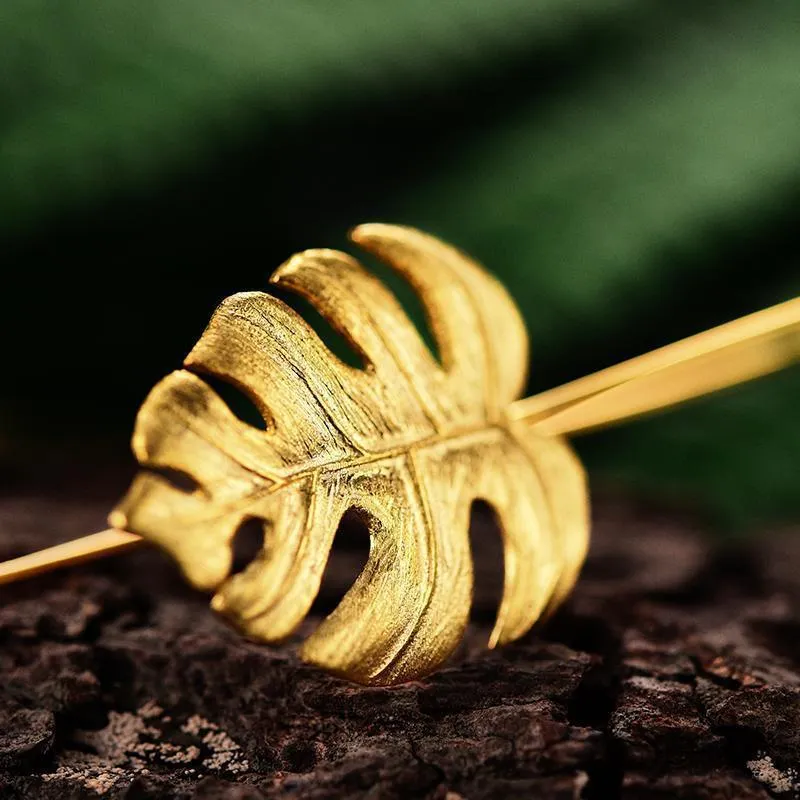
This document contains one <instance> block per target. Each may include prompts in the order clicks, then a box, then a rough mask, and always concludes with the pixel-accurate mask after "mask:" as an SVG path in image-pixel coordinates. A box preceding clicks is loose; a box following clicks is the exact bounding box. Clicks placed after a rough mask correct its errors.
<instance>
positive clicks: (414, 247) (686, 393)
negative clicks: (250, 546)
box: [0, 224, 800, 684]
mask: <svg viewBox="0 0 800 800" xmlns="http://www.w3.org/2000/svg"><path fill="white" fill-rule="evenodd" d="M352 238H353V240H354V241H355V242H356V243H357V244H359V245H360V246H361V247H363V248H364V249H365V250H367V251H369V252H371V253H372V254H373V255H375V256H377V257H378V258H380V259H381V260H383V261H385V262H386V263H387V264H388V265H389V266H390V267H392V268H393V269H395V270H396V271H397V272H398V273H400V275H401V276H402V277H404V278H405V279H406V280H408V281H409V283H410V284H411V285H412V287H413V288H414V289H415V290H416V291H417V293H418V294H419V296H420V299H421V301H422V304H423V307H424V308H425V311H426V315H427V318H428V322H429V324H430V327H431V330H432V332H433V335H434V338H435V340H436V343H437V347H438V350H439V352H440V354H441V362H439V361H437V360H436V359H434V358H433V356H432V355H431V353H430V352H429V351H428V350H427V348H426V347H425V345H424V343H423V342H422V340H421V338H420V336H419V334H418V332H417V331H416V329H415V327H414V326H413V325H412V324H411V322H410V321H409V320H408V318H407V317H406V315H405V312H404V311H403V309H402V308H401V307H400V306H399V304H398V303H397V301H396V299H395V298H394V296H393V295H392V294H391V293H390V292H389V291H388V290H387V289H386V288H385V287H384V286H383V284H382V283H381V282H380V281H378V280H377V279H376V278H375V277H374V276H372V275H371V274H370V273H369V272H367V271H366V270H365V269H364V268H363V267H362V266H361V265H360V264H359V263H358V262H357V261H355V260H354V259H352V258H351V257H350V256H348V255H346V254H344V253H340V252H337V251H334V250H308V251H305V252H303V253H300V254H298V255H296V256H294V257H293V258H291V259H290V260H289V261H287V262H286V263H285V264H284V265H282V266H281V267H280V268H279V269H278V270H277V271H276V273H275V274H274V275H273V277H272V279H271V282H272V283H274V284H278V285H280V286H281V287H283V288H284V289H286V290H288V291H291V292H295V293H297V294H299V295H301V296H302V297H304V298H305V299H306V300H308V301H310V302H311V303H312V304H313V305H314V306H315V307H316V308H317V310H318V311H319V312H320V313H321V314H323V316H325V317H326V318H327V319H328V321H329V322H330V323H331V324H332V325H333V326H334V327H336V328H337V329H338V330H339V331H340V333H342V334H343V335H344V336H345V337H346V338H347V339H348V341H349V342H350V344H351V345H352V346H353V348H354V349H355V350H356V351H357V352H358V353H359V354H360V355H361V356H362V360H363V362H364V368H363V369H356V368H353V367H350V366H348V365H345V364H344V363H342V362H341V361H339V359H337V358H336V357H335V356H334V355H333V354H332V353H330V351H329V350H328V349H327V348H326V347H325V345H324V343H323V342H322V341H321V340H320V339H319V337H318V336H317V334H316V333H315V332H314V331H313V330H312V329H311V328H310V327H309V326H308V324H307V323H306V322H305V321H304V320H303V319H302V317H300V316H299V315H298V314H297V313H296V312H294V311H293V310H292V309H291V308H289V307H288V306H287V305H286V304H284V303H283V302H281V301H280V300H278V299H277V298H275V297H273V296H271V295H269V294H266V293H262V292H248V293H243V294H239V295H234V296H233V297H230V298H228V299H227V300H226V301H224V302H223V304H222V305H221V306H220V307H219V309H218V310H217V311H216V313H215V314H214V316H213V318H212V320H211V322H210V324H209V326H208V328H207V329H206V331H205V333H204V334H203V336H202V337H201V339H200V341H199V342H198V343H197V345H196V346H195V347H194V349H193V350H192V352H191V353H190V354H189V356H187V358H186V360H185V362H184V368H183V369H181V370H178V371H176V372H174V373H172V374H171V375H169V376H167V377H166V378H165V379H164V380H163V381H161V382H160V383H159V384H158V385H157V386H156V387H155V388H154V389H153V391H152V392H151V393H150V395H149V396H148V398H147V400H146V401H145V403H144V404H143V406H142V408H141V410H140V412H139V415H138V417H137V421H136V427H135V431H134V436H133V449H134V453H135V455H136V457H137V459H138V460H139V462H140V464H141V465H142V467H143V468H144V471H143V472H142V473H140V475H139V476H138V477H137V478H136V479H135V481H134V483H133V484H132V486H131V488H130V490H129V492H128V494H127V495H126V497H125V498H124V499H123V500H122V502H121V503H120V504H119V506H118V507H117V508H116V509H115V510H114V511H113V512H112V514H111V515H110V516H109V522H110V524H111V526H112V529H111V530H108V531H103V532H101V533H98V534H94V535H93V536H88V537H85V538H83V539H79V540H77V541H74V542H69V543H66V544H63V545H58V546H56V547H53V548H49V549H47V550H43V551H41V552H39V553H34V554H32V555H28V556H23V557H22V558H18V559H15V560H13V561H9V562H6V563H5V564H0V583H9V582H11V581H14V580H18V579H20V578H22V577H25V576H29V575H34V574H37V573H40V572H44V571H47V570H49V569H52V568H54V567H56V566H59V565H64V564H74V563H78V562H80V561H85V560H88V559H90V558H96V557H99V556H102V555H107V554H109V553H112V552H119V551H120V550H123V549H128V548H130V547H132V546H135V545H136V544H137V543H138V542H139V541H141V540H140V538H139V536H140V535H141V536H142V537H143V539H145V540H148V541H150V542H152V543H155V544H158V545H159V546H160V547H161V548H162V549H164V550H166V551H167V552H168V553H170V555H172V556H173V557H174V558H175V559H176V560H177V562H178V564H179V565H180V567H181V569H182V570H183V572H184V575H185V576H186V578H187V580H188V581H189V582H190V583H191V584H192V585H193V586H195V587H196V588H199V589H202V590H206V591H213V592H214V593H215V594H214V597H213V600H212V607H213V608H214V609H215V610H216V611H218V612H220V613H222V614H224V615H225V616H226V617H227V618H228V619H229V620H230V621H231V622H232V623H233V624H234V625H235V626H236V627H237V628H239V630H241V631H242V632H243V633H244V634H246V635H247V636H249V637H250V638H252V639H256V640H259V641H264V642H277V641H280V640H281V639H283V638H285V637H286V636H288V635H289V634H290V633H292V632H293V631H294V630H295V629H296V628H297V627H298V625H299V624H300V623H301V622H302V620H303V618H304V617H305V615H306V614H307V613H308V610H309V609H310V607H311V603H312V602H313V600H314V597H315V596H316V594H317V592H318V590H319V586H320V581H321V578H322V572H323V569H324V567H325V564H326V561H327V557H328V552H329V550H330V547H331V544H332V542H333V536H334V534H335V532H336V529H337V527H338V524H339V520H340V519H341V517H342V515H343V514H344V513H345V512H347V511H348V510H351V509H354V510H356V511H358V512H360V513H361V514H362V515H363V516H364V517H365V518H366V519H367V520H368V523H369V530H370V541H371V545H370V556H369V560H368V562H367V565H366V567H365V568H364V571H363V572H362V573H361V575H360V576H359V577H358V579H357V580H356V582H355V584H354V585H353V587H352V588H351V589H350V591H348V592H347V594H346V595H345V597H344V598H343V600H342V601H341V603H340V604H339V606H338V607H337V608H336V609H335V610H334V611H333V612H332V613H331V614H330V615H329V616H328V617H327V618H326V619H325V620H324V621H323V622H322V623H321V624H320V626H319V627H318V628H317V629H316V630H315V631H314V632H313V633H312V634H311V636H310V637H309V638H308V639H307V640H306V641H305V643H304V644H303V647H302V649H301V655H302V656H303V657H304V658H305V659H306V660H307V661H309V662H311V663H314V664H317V665H318V666H321V667H323V668H325V669H328V670H329V671H331V672H334V673H337V674H340V675H343V676H345V677H348V678H350V679H352V680H356V681H359V682H361V683H368V684H391V683H397V682H400V681H403V680H409V679H412V678H416V677H419V676H421V675H424V674H426V673H428V672H430V671H432V670H433V669H435V668H436V667H437V666H439V665H440V664H441V663H442V662H443V661H444V660H445V659H446V658H447V657H448V656H449V655H450V653H452V651H453V650H454V648H455V647H456V645H457V644H458V641H459V640H460V638H461V636H462V634H463V631H464V628H465V626H466V623H467V617H468V611H469V605H470V599H471V595H472V562H471V555H470V549H469V540H468V535H467V530H468V525H469V510H470V507H471V504H472V503H473V502H474V501H475V500H478V499H480V500H483V501H485V502H488V503H489V504H490V505H491V506H493V507H494V510H495V511H496V513H497V516H498V518H499V520H500V524H501V527H502V529H503V547H504V553H505V563H506V570H505V575H506V577H505V585H504V590H503V598H502V602H501V604H500V609H499V611H498V616H497V621H496V624H495V628H494V631H493V632H492V635H491V638H490V646H494V645H496V644H502V643H505V642H509V641H513V640H514V639H517V638H519V637H520V636H522V635H523V634H524V633H525V632H527V631H528V630H529V629H530V628H531V626H532V625H533V624H534V623H535V622H536V620H537V619H538V618H540V617H541V616H542V615H546V614H547V613H549V612H550V611H551V610H552V609H553V608H554V607H555V606H556V605H558V603H560V602H561V601H562V600H563V599H564V598H565V597H566V596H567V594H568V593H569V591H570V590H571V588H572V586H573V584H574V582H575V580H576V579H577V576H578V573H579V571H580V567H581V564H582V563H583V560H584V558H585V555H586V550H587V546H588V536H589V517H588V495H587V490H586V484H585V479H584V475H583V470H582V467H581V465H580V463H579V462H578V460H577V459H576V458H575V456H574V455H573V454H572V452H571V450H570V449H569V447H568V445H567V443H566V441H565V439H564V436H565V435H566V434H573V433H580V432H582V431H586V430H590V429H593V428H597V427H599V426H603V425H610V424H614V423H617V422H620V421H623V420H625V419H630V418H632V417H635V416H639V415H641V414H644V413H648V412H651V411H654V410H657V409H660V408H665V407H667V406H671V405H674V404H676V403H680V402H683V401H685V400H689V399H691V398H693V397H698V396H700V395H703V394H707V393H708V392H711V391H716V390H718V389H722V388H725V387H728V386H732V385H734V384H737V383H741V382H743V381H745V380H750V379H752V378H756V377H758V376H760V375H765V374H767V373H769V372H773V371H775V370H778V369H780V368H782V367H785V366H788V365H789V364H792V363H794V362H796V361H797V360H798V356H800V299H795V300H791V301H789V302H787V303H783V304H781V305H778V306H775V307H773V308H770V309H767V310H765V311H761V312H758V313H756V314H752V315H750V316H748V317H744V318H743V319H740V320H737V321H735V322H731V323H728V324H727V325H722V326H720V327H718V328H715V329H713V330H711V331H708V332H706V333H702V334H699V335H697V336H693V337H690V338H689V339H685V340H683V341H681V342H678V343H677V344H673V345H670V346H668V347H664V348H661V349H660V350H656V351H654V352H653V353H649V354H647V355H644V356H640V357H639V358H635V359H632V360H630V361H627V362H624V363H623V364H620V365H618V366H615V367H611V368H610V369H606V370H602V371H601V372H598V373H596V374H594V375H591V376H588V377H586V378H581V379H580V380H577V381H573V382H572V383H568V384H566V385H564V386H561V387H558V388H556V389H552V390H550V391H548V392H544V393H542V394H539V395H535V396H533V397H530V398H527V399H524V400H518V399H517V398H518V396H519V393H520V392H521V390H522V388H523V386H524V383H525V373H526V368H527V363H528V350H527V344H528V343H527V335H526V333H525V328H524V325H523V322H522V318H521V315H520V314H519V311H518V309H517V308H516V306H515V305H514V303H513V301H512V299H511V298H510V297H509V295H508V294H507V293H506V291H505V289H504V288H503V287H502V286H501V285H500V284H499V283H498V282H497V281H496V280H495V279H494V278H492V276H490V275H489V274H488V273H486V272H485V271H484V270H483V268H482V267H480V266H479V265H478V264H476V263H475V262H473V261H471V260H470V259H469V258H467V257H466V256H465V255H464V254H463V253H461V252H459V251H458V250H456V249H455V248H452V247H450V246H449V245H446V244H445V243H443V242H440V241H439V240H437V239H435V238H433V237H431V236H427V235H426V234H423V233H421V232H419V231H415V230H413V229H410V228H402V227H398V226H391V225H382V224H371V225H362V226H360V227H358V228H356V229H355V230H354V231H353V232H352ZM208 374H211V375H214V376H215V377H216V378H217V379H221V380H223V381H227V382H228V383H231V384H232V385H234V386H235V387H237V388H238V389H240V390H241V391H243V392H245V393H246V394H247V395H248V396H249V397H250V399H251V400H252V401H253V402H254V403H255V404H256V406H257V407H258V408H259V410H260V411H261V413H262V414H263V416H264V419H265V421H266V423H267V426H266V430H258V429H256V428H254V427H252V426H249V425H247V424H245V423H244V422H242V421H240V420H239V419H238V418H236V417H235V416H234V415H233V413H232V412H231V411H230V409H229V408H228V407H227V405H226V404H225V403H224V401H223V400H222V399H221V398H220V397H219V395H217V394H216V393H215V392H214V390H213V389H212V388H211V387H210V386H209V384H208V383H207V382H206V381H205V380H203V376H204V375H208ZM174 472H178V473H182V474H184V475H185V476H186V477H187V478H188V479H190V481H189V482H190V483H191V484H193V485H194V487H195V488H194V489H193V490H191V489H190V490H187V489H186V488H185V487H179V486H177V485H174V484H173V483H172V482H171V481H170V480H169V478H168V477H165V476H168V475H169V474H170V473H174ZM253 518H256V519H259V520H261V521H263V524H264V545H263V548H262V550H261V551H260V553H259V555H258V556H256V558H255V559H253V561H252V562H251V564H250V565H249V566H248V567H247V568H246V569H245V570H244V571H243V572H241V573H238V574H235V575H231V560H232V555H231V544H232V540H233V538H234V536H235V535H236V532H237V531H238V530H239V528H240V527H241V525H242V524H244V523H245V522H246V521H248V520H250V519H253ZM114 529H116V530H114ZM128 531H130V532H128Z"/></svg>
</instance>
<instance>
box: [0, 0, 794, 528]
mask: <svg viewBox="0 0 800 800" xmlns="http://www.w3.org/2000/svg"><path fill="white" fill-rule="evenodd" d="M798 199H800V4H798V2H797V1H796V0H785V1H781V0H751V1H750V2H742V3H731V2H715V0H706V2H701V3H698V2H696V0H692V2H689V1H688V0H662V1H661V2H657V1H656V0H538V2H535V3H532V2H530V0H437V2H431V0H403V1H402V2H398V1H397V0H347V1H346V2H345V0H326V1H325V2H319V0H317V1H316V2H314V1H313V0H291V2H276V1H274V0H273V1H272V2H270V1H269V0H227V2H224V3H223V2H217V3H214V2H209V0H140V1H139V2H136V3H130V2H128V1H127V0H72V2H70V3H52V2H44V0H4V2H3V4H2V8H0V238H2V250H0V252H2V259H3V261H2V273H1V274H2V280H3V284H2V286H3V288H2V303H3V308H2V315H0V316H1V319H2V321H1V322H0V333H1V334H2V347H3V350H2V358H3V370H2V378H0V380H2V384H0V415H1V416H0V474H1V475H2V476H3V480H4V481H5V484H6V486H7V487H12V486H13V485H15V482H18V481H19V480H20V479H22V478H23V477H24V476H30V475H31V474H35V473H36V471H37V470H41V469H63V470H77V469H79V468H80V465H81V464H83V463H85V462H86V461H88V460H97V461H99V462H102V461H103V459H107V458H113V455H111V454H114V453H116V454H117V458H122V457H124V456H123V455H121V454H124V453H126V452H127V449H126V448H127V445H126V441H127V437H128V435H129V433H130V428H131V425H132V421H133V417H134V414H135V411H136V408H137V406H138V404H139V403H140V402H141V400H142V399H143V398H144V396H145V394H146V392H147V390H148V389H149V387H150V386H151V385H152V384H153V383H154V382H155V381H156V380H157V379H158V378H159V377H161V376H162V375H163V374H164V373H166V372H167V371H169V370H171V369H172V368H174V367H175V366H177V365H178V364H179V362H180V359H181V358H182V356H183V355H184V354H185V352H186V351H187V350H188V349H189V347H190V346H191V344H192V343H193V342H194V340H195V339H196V338H197V336H198V335H199V333H200V332H201V331H202V328H203V326H204V324H205V322H206V320H207V318H208V316H209V314H210V313H211V311H212V310H213V308H214V306H215V305H216V304H217V302H218V301H219V300H220V299H221V298H222V297H223V296H225V295H226V294H229V293H232V292H234V291H238V290H242V289H252V288H259V287H263V286H264V284H265V281H266V277H267V275H268V274H269V272H270V271H271V270H272V269H273V268H274V267H275V266H277V265H278V264H279V263H280V262H281V261H282V260H283V259H284V258H285V257H286V256H287V255H288V254H290V253H292V252H294V251H296V250H299V249H302V248H305V247H312V246H338V247H346V246H347V245H346V239H345V232H346V229H347V228H348V227H349V226H351V225H353V224H355V223H357V222H361V221H368V220H386V221H394V222H402V223H408V224H413V225H416V226H418V227H421V228H423V229H425V230H428V231H430V232H433V233H436V234H438V235H440V236H442V237H443V238H445V239H448V240H450V241H452V242H454V243H456V244H458V245H459V246H461V247H462V248H464V249H465V250H467V251H468V252H470V253H472V254H473V255H475V256H476V257H477V258H478V259H479V260H481V261H483V262H484V263H485V264H486V265H487V266H488V267H489V268H490V269H492V270H493V271H495V272H496V273H497V274H498V275H499V276H500V277H501V278H502V280H503V281H504V282H505V283H506V284H507V286H508V287H509V288H510V289H511V291H512V293H513V294H514V296H515V297H516V298H517V299H518V301H519V303H520V305H521V307H522V309H523V311H524V313H525V316H526V319H527V322H528V325H529V329H530V333H531V339H532V351H533V361H532V369H531V385H530V388H531V390H537V389H543V388H547V387H549V386H552V385H554V384H556V383H558V382H561V381H564V380H568V379H570V378H574V377H578V376H580V375H581V374H584V373H585V372H588V371H590V370H594V369H598V368H601V367H604V366H607V365H609V364H611V363H614V362H615V361H617V360H619V359H622V358H625V357H629V356H633V355H636V354H638V353H640V352H643V351H645V350H648V349H650V348H652V347H655V346H658V345H661V344H666V343H668V342H669V341H672V340H674V339H676V338H679V337H681V336H685V335H688V334H691V333H694V332H697V331H699V330H701V329H703V328H706V327H709V326H711V325H714V324H718V323H720V322H724V321H726V320H729V319H732V318H734V317H736V316H739V315H741V314H744V313H747V312H750V311H754V310H756V309H758V308H760V307H763V306H765V305H768V304H770V303H773V302H777V301H780V300H785V299H787V298H789V297H792V296H795V295H796V294H797V293H798V290H799V289H800V226H798ZM799 404H800V371H799V370H798V368H797V367H795V368H793V369H792V370H789V371H787V372H785V373H783V374H781V375H779V376H776V377H773V378H768V379H765V380H763V381H760V382H758V383H755V384H751V385H748V386H746V387H742V388H740V389H736V390H734V391H730V392H728V393H726V394H724V395H721V396H718V397H715V398H714V399H711V400H704V401H701V402H697V403H695V404H692V405H690V406H687V407H684V408H682V409H679V410H676V411H673V412H670V413H668V414H663V415H660V416H657V417H654V418H651V419H648V420H643V421H639V422H636V423H632V424H629V425H627V426H625V427H623V428H619V429H615V430H611V431H607V432H604V433H602V434H596V435H593V436H588V437H584V438H582V439H580V440H579V441H578V442H577V444H578V447H579V450H580V452H581V454H582V455H583V456H584V457H585V458H586V461H587V463H588V465H589V468H590V471H591V474H592V476H593V480H594V481H595V482H596V483H597V484H603V483H605V484H612V485H621V486H623V487H630V488H631V489H632V490H633V491H635V492H638V493H640V494H641V495H642V496H656V497H664V498H667V499H668V500H670V501H675V502H678V503H680V504H683V505H688V506H690V507H692V508H696V509H700V510H701V511H702V512H703V513H704V514H707V515H708V517H709V519H712V520H714V521H715V522H716V523H717V525H718V527H719V528H720V529H724V530H728V531H730V530H744V529H747V528H748V527H752V526H754V525H764V524H767V523H771V522H776V521H781V520H783V521H785V520H788V521H796V520H797V519H798V517H800V514H798V512H799V511H800V470H798V464H797V461H798V453H799V452H800V413H798V409H799ZM120 488H122V487H120Z"/></svg>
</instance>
